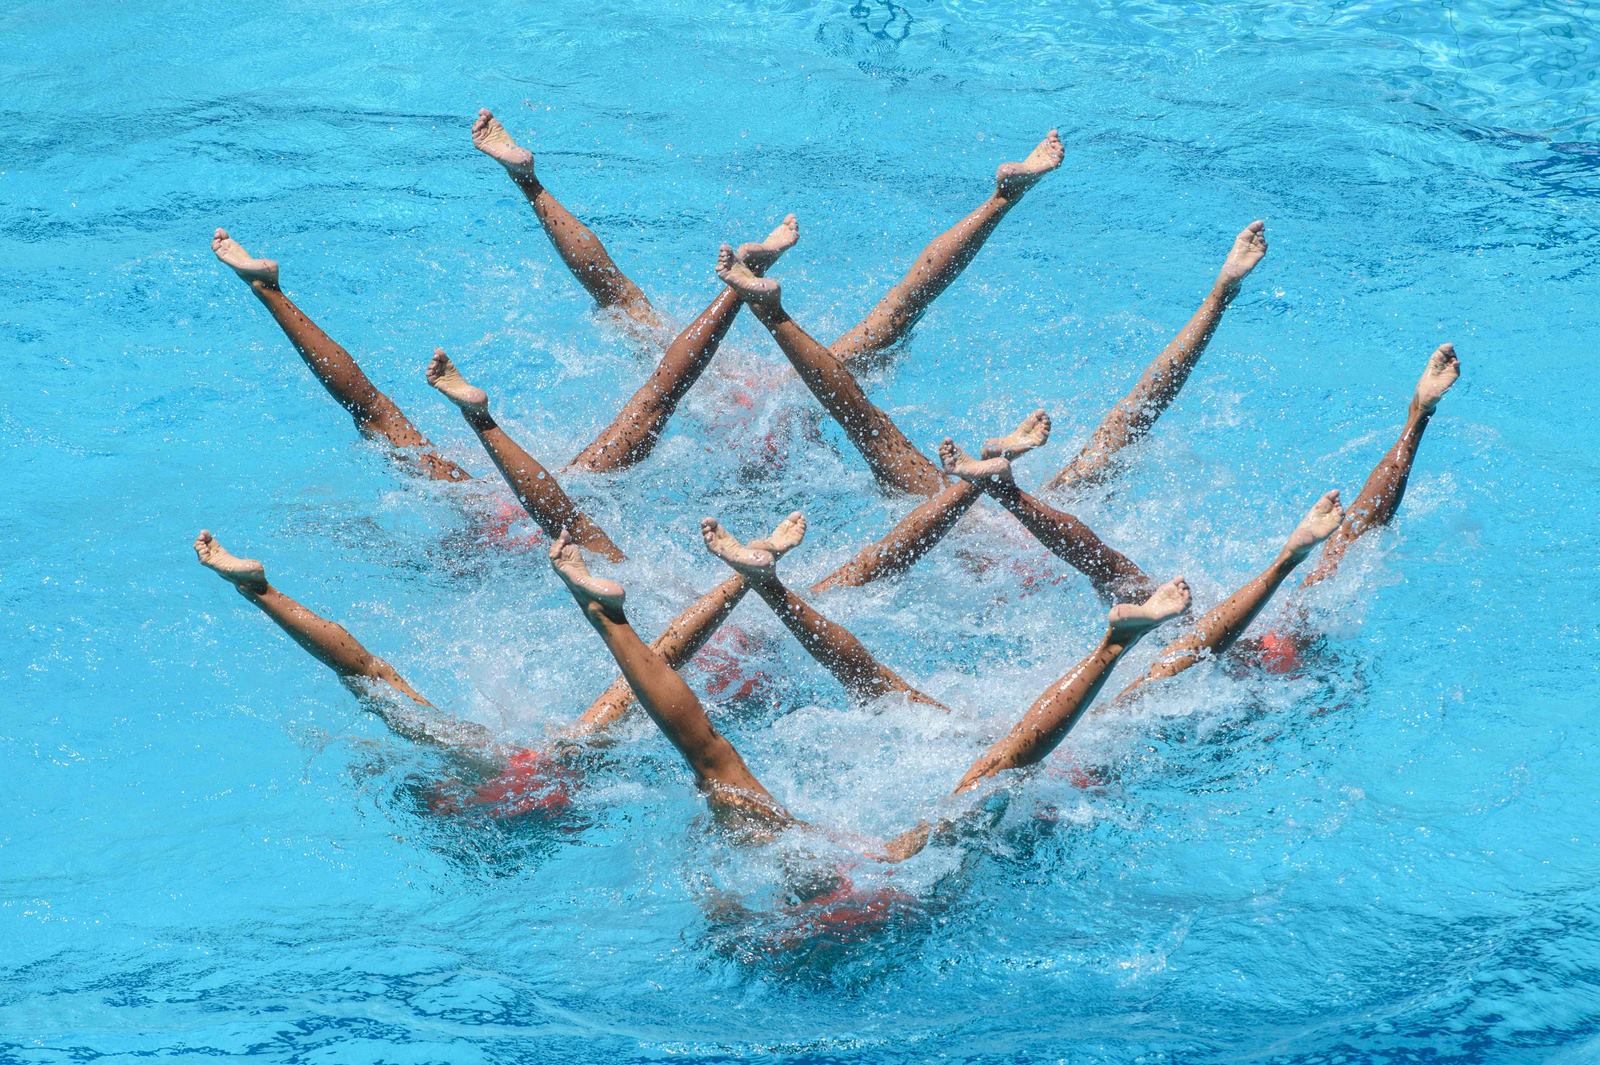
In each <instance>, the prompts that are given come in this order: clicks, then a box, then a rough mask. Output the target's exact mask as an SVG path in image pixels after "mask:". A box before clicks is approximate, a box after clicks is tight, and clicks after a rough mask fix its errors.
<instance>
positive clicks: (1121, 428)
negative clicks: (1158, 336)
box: [1045, 221, 1267, 489]
mask: <svg viewBox="0 0 1600 1065" xmlns="http://www.w3.org/2000/svg"><path fill="white" fill-rule="evenodd" d="M1266 254H1267V233H1266V225H1265V223H1262V222H1259V221H1258V222H1251V223H1250V224H1249V225H1248V226H1246V227H1245V228H1244V229H1243V230H1241V231H1240V233H1239V235H1238V236H1237V237H1235V238H1234V241H1233V246H1232V247H1231V248H1230V249H1229V251H1228V254H1227V257H1226V258H1225V259H1224V260H1223V264H1222V269H1221V270H1220V271H1219V272H1218V274H1217V279H1216V281H1215V282H1214V283H1213V284H1212V286H1211V291H1210V292H1209V293H1207V295H1206V297H1205V299H1204V300H1202V301H1201V303H1200V308H1199V310H1197V311H1195V312H1194V316H1193V317H1191V318H1190V319H1189V322H1188V324H1186V325H1185V326H1184V327H1183V329H1181V330H1180V331H1179V332H1178V335H1177V336H1176V337H1174V338H1173V340H1172V342H1171V343H1170V344H1168V345H1167V346H1166V348H1165V349H1163V350H1162V352H1161V354H1160V355H1158V356H1157V357H1156V359H1155V361H1154V362H1152V363H1151V364H1150V366H1149V367H1148V368H1147V369H1146V370H1145V372H1144V375H1143V376H1142V377H1140V379H1139V381H1138V383H1137V384H1135V385H1134V386H1133V390H1132V391H1130V392H1129V393H1128V394H1127V395H1126V396H1125V397H1123V399H1121V400H1120V401H1119V402H1118V403H1117V405H1116V406H1115V407H1113V408H1111V412H1110V413H1109V414H1107V415H1106V417H1105V419H1104V420H1103V421H1102V422H1101V423H1100V425H1099V427H1098V428H1097V429H1096V430H1095V433H1094V436H1093V438H1092V439H1091V440H1090V441H1089V444H1088V445H1087V446H1086V447H1085V448H1084V449H1083V450H1082V451H1080V452H1079V453H1078V455H1077V457H1076V458H1074V459H1073V460H1072V462H1071V463H1070V464H1069V465H1068V466H1067V467H1066V469H1064V470H1062V471H1061V472H1060V473H1058V474H1056V476H1055V477H1054V478H1052V479H1051V480H1050V482H1049V483H1048V484H1047V485H1045V487H1046V488H1047V489H1054V488H1067V487H1073V486H1078V485H1092V484H1098V483H1100V482H1102V481H1104V480H1105V479H1106V478H1108V477H1109V476H1110V475H1111V473H1112V472H1113V470H1114V468H1115V459H1116V457H1117V455H1118V453H1119V452H1121V451H1122V450H1123V449H1124V448H1126V447H1127V446H1128V445H1129V444H1132V443H1133V442H1135V441H1136V440H1139V439H1140V438H1142V437H1143V436H1144V435H1145V434H1146V433H1148V432H1149V431H1150V428H1151V426H1153V425H1155V423H1156V419H1157V418H1159V417H1161V415H1162V413H1163V412H1164V411H1165V410H1166V409H1167V408H1168V407H1169V406H1171V404H1172V401H1173V400H1174V399H1176V398H1177V395H1178V392H1179V391H1180V390H1181V389H1182V388H1183V386H1184V383H1185V382H1186V381H1188V380H1189V375H1190V374H1191V373H1192V372H1193V371H1194V368H1195V366H1196V365H1197V364H1198V363H1199V361H1200V356H1201V355H1202V354H1204V353H1205V350H1206V346H1207V345H1208V344H1210V343H1211V337H1212V335H1213V334H1215V333H1216V331H1217V326H1218V325H1220V324H1221V323H1222V315H1223V312H1224V311H1226V310H1227V309H1228V305H1229V304H1231V303H1232V302H1233V299H1234V297H1235V296H1236V295H1238V293H1239V286H1240V284H1241V283H1242V282H1243V281H1244V278H1245V276H1246V275H1247V274H1249V273H1250V271H1251V270H1254V269H1255V268H1256V265H1257V264H1258V263H1260V262H1261V260H1262V258H1263V257H1264V256H1265V255H1266Z"/></svg>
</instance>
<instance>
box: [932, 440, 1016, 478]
mask: <svg viewBox="0 0 1600 1065" xmlns="http://www.w3.org/2000/svg"><path fill="white" fill-rule="evenodd" d="M939 461H940V462H941V463H942V464H943V465H944V472H946V473H948V474H950V475H951V476H953V477H959V478H961V479H962V480H963V481H981V480H983V479H984V478H985V477H993V478H995V479H996V480H999V481H1009V480H1011V460H1010V459H1008V458H1005V457H1004V456H997V457H994V458H984V459H975V458H973V457H972V456H971V455H969V454H967V453H966V452H965V451H962V450H961V449H960V448H959V447H956V442H955V441H954V440H951V439H950V438H949V437H948V436H947V437H945V438H944V441H943V442H942V443H940V445H939Z"/></svg>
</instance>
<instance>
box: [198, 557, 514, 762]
mask: <svg viewBox="0 0 1600 1065" xmlns="http://www.w3.org/2000/svg"><path fill="white" fill-rule="evenodd" d="M194 553H195V556H196V557H197V558H199V560H200V564H201V565H202V566H204V567H206V568H207V569H209V570H211V571H212V572H213V573H215V574H217V575H218V576H219V577H221V578H223V579H224V580H226V581H227V582H228V583H229V584H232V585H233V586H234V587H235V588H236V589H238V591H239V594H240V595H242V596H244V597H245V598H246V599H248V600H250V602H252V603H254V604H255V605H256V606H257V607H258V608H259V609H260V610H261V612H262V613H263V614H265V615H267V617H269V618H271V619H272V620H273V621H274V622H275V623H276V624H277V626H278V627H279V628H280V629H282V630H283V631H284V632H286V633H288V634H289V636H290V637H291V638H292V639H293V640H294V642H295V643H297V644H299V645H300V646H301V647H303V648H305V649H306V650H307V651H308V652H310V654H311V656H312V657H313V658H315V659H316V660H317V661H318V662H321V663H322V664H323V665H325V666H327V667H328V668H329V669H331V670H333V671H334V672H335V673H337V674H338V675H339V679H340V680H342V681H345V682H346V683H347V684H348V683H350V682H354V681H361V680H372V681H381V682H382V683H384V684H386V685H388V686H389V687H390V688H392V689H393V690H394V691H395V692H396V693H398V694H399V695H402V696H404V697H405V698H406V699H407V700H409V701H410V704H411V706H410V707H407V706H404V705H400V704H397V703H394V702H392V701H389V700H384V699H364V700H363V702H364V703H365V704H366V706H367V708H368V709H370V710H372V711H373V712H374V713H376V714H377V715H378V716H379V717H381V718H382V719H383V722H384V724H386V725H388V726H389V728H390V729H391V730H393V731H394V732H395V733H396V734H397V735H399V736H403V737H404V738H406V739H408V740H412V741H414V742H417V743H426V744H429V745H431V746H434V747H439V748H442V749H444V750H446V751H449V752H450V753H452V754H455V755H459V756H462V757H464V758H467V759H469V760H471V761H473V762H475V763H477V764H478V765H479V766H480V767H484V768H495V767H498V764H499V762H500V761H501V760H502V756H501V753H500V746H499V744H498V743H497V742H496V741H495V739H494V737H493V736H492V735H491V734H490V732H489V730H488V729H485V728H484V727H483V726H481V725H475V724H472V723H471V722H467V721H452V720H448V719H446V718H443V717H441V716H440V715H439V714H437V713H436V712H434V711H435V707H434V705H433V704H432V703H430V702H428V700H426V699H424V698H423V697H422V696H421V695H419V694H418V693H417V690H416V689H415V688H413V687H412V686H411V685H409V684H407V683H406V681H405V678H403V677H401V676H400V674H399V673H398V672H397V671H396V670H395V668H394V667H393V666H391V665H390V664H389V663H387V662H385V661H384V660H383V659H381V658H379V657H378V656H377V655H375V654H373V653H372V652H371V651H368V650H367V649H366V648H365V647H363V646H361V644H360V643H359V642H357V640H356V638H355V637H354V636H352V635H350V633H349V632H348V631H346V630H345V628H344V627H343V626H342V625H339V624H337V623H336V622H332V621H329V620H328V619H327V618H324V617H321V616H319V615H317V614H315V613H313V612H312V611H310V610H308V609H307V608H306V607H304V606H302V605H301V604H299V603H297V602H295V601H294V600H293V599H290V598H289V597H288V596H286V595H284V594H283V593H282V592H280V591H278V590H277V589H276V588H274V587H273V586H272V585H271V584H269V583H268V582H267V575H266V571H265V570H264V569H263V567H262V565H261V563H259V562H257V561H256V560H255V559H248V558H235V557H234V556H233V555H231V554H229V553H228V552H227V551H226V550H225V549H224V548H223V546H222V545H221V544H219V543H217V541H216V538H215V537H213V536H212V535H211V534H210V533H209V532H207V531H206V530H204V529H202V530H200V535H199V536H197V537H196V538H195V541H194ZM351 690H352V691H354V692H355V693H356V694H357V695H362V694H365V693H363V692H362V691H361V690H360V689H359V688H357V687H352V688H351Z"/></svg>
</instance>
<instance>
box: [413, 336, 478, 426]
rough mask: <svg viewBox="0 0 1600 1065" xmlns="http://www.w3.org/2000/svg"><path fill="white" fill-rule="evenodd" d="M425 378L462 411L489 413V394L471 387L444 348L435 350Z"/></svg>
mask: <svg viewBox="0 0 1600 1065" xmlns="http://www.w3.org/2000/svg"><path fill="white" fill-rule="evenodd" d="M423 376H425V377H426V378H427V379H428V383H429V384H430V385H432V386H433V387H434V388H437V389H438V390H439V391H441V392H443V393H444V394H445V398H447V399H449V400H450V402H451V403H454V404H455V405H456V406H458V407H460V408H461V409H462V410H464V411H467V412H469V413H472V414H486V413H488V411H489V393H487V392H485V391H484V390H483V389H481V388H478V387H476V386H474V385H469V384H468V383H467V379H466V378H465V377H462V376H461V371H460V370H458V369H456V364H455V363H453V362H451V361H450V356H448V355H446V354H445V353H444V349H443V348H434V349H433V358H432V359H431V360H429V362H428V368H427V369H426V370H424V371H423Z"/></svg>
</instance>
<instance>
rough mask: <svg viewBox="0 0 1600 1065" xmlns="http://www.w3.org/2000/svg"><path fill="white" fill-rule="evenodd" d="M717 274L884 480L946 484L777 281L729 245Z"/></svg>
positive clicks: (919, 489) (919, 490) (935, 487)
mask: <svg viewBox="0 0 1600 1065" xmlns="http://www.w3.org/2000/svg"><path fill="white" fill-rule="evenodd" d="M717 276H718V277H720V278H722V280H723V281H725V282H727V284H728V287H729V288H731V289H733V290H734V291H735V292H737V293H738V294H739V296H740V298H741V299H743V300H744V302H745V303H746V304H748V305H749V307H750V310H751V312H752V313H753V314H754V315H755V316H756V317H757V318H759V319H760V320H761V323H762V324H763V325H765V326H766V327H767V329H768V330H770V331H771V333H772V336H773V339H775V340H776V341H777V342H778V347H780V348H782V349H783V353H784V355H786V356H787V357H788V359H789V362H790V363H791V364H792V365H793V366H794V368H795V371H796V372H797V373H798V374H799V375H800V379H801V380H802V381H804V382H805V384H806V387H807V388H809V389H811V392H812V394H813V395H814V396H816V397H817V399H818V401H819V402H821V404H822V405H823V407H824V408H826V409H827V411H828V413H829V414H831V415H832V416H833V418H834V420H836V421H837V422H838V423H839V425H840V426H841V427H842V428H843V429H844V431H845V434H846V435H847V436H849V437H850V442H851V443H853V444H854V445H855V446H856V450H857V451H860V452H861V457H862V458H864V459H866V460H867V465H868V466H869V467H870V468H871V469H872V474H873V476H874V477H876V478H877V480H878V483H879V484H880V485H882V486H884V487H885V488H896V489H899V490H900V491H903V492H912V493H916V494H918V495H933V494H934V493H935V492H937V491H939V490H940V489H941V488H943V487H944V484H945V482H944V478H943V477H941V476H940V475H939V471H938V469H937V468H936V467H935V466H934V465H933V463H931V462H929V461H928V460H927V459H926V458H924V457H923V455H922V454H921V452H919V451H918V450H917V449H916V448H915V447H912V446H911V441H909V440H907V439H906V436H905V434H904V433H902V432H901V431H900V429H899V427H898V426H896V425H895V424H894V422H893V421H891V420H890V418H889V416H888V415H887V414H885V413H884V412H883V411H881V410H879V409H878V408H877V407H876V406H874V405H873V403H872V401H871V400H869V399H868V398H867V394H866V393H865V392H863V391H862V389H861V385H860V384H859V383H857V381H856V379H855V375H853V374H852V373H851V372H850V371H849V370H848V369H846V368H845V365H844V363H843V362H841V361H840V360H839V359H838V358H836V357H835V356H834V355H833V354H832V353H831V352H829V351H828V349H827V348H825V347H823V346H822V345H821V344H818V343H817V342H816V341H815V340H813V339H812V338H811V336H810V335H809V334H808V333H807V332H806V331H805V330H804V329H801V328H800V327H799V326H798V325H796V324H795V322H794V320H793V319H792V318H790V317H789V316H788V314H787V313H785V312H784V309H783V302H782V298H781V292H780V291H779V288H778V283H777V282H776V281H774V280H772V279H771V278H766V277H759V278H758V277H756V276H755V274H753V273H752V272H751V271H750V270H749V269H748V268H747V267H746V266H744V264H743V263H741V262H739V260H738V259H737V258H736V257H735V256H734V254H733V249H732V248H730V247H728V246H727V245H726V244H724V245H723V246H722V252H721V254H720V255H719V256H718V257H717Z"/></svg>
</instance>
